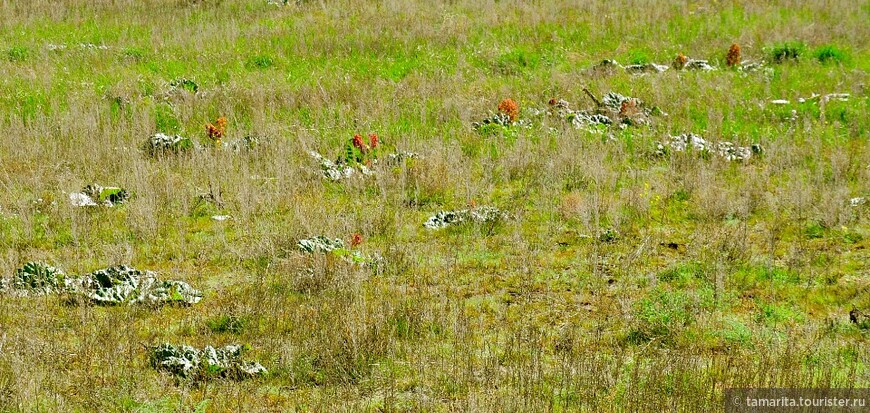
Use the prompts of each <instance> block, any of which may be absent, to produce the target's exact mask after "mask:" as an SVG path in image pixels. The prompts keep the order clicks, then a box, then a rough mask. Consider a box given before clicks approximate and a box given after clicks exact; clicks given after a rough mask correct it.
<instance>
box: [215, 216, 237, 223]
mask: <svg viewBox="0 0 870 413" xmlns="http://www.w3.org/2000/svg"><path fill="white" fill-rule="evenodd" d="M232 218H233V217H231V216H229V215H212V216H211V219H213V220H215V221H218V222H221V221H226V220H228V219H232Z"/></svg>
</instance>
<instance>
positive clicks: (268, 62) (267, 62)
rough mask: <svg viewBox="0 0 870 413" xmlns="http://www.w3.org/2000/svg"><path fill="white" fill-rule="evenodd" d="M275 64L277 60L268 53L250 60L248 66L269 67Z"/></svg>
mask: <svg viewBox="0 0 870 413" xmlns="http://www.w3.org/2000/svg"><path fill="white" fill-rule="evenodd" d="M274 64H275V60H274V59H272V58H271V57H270V56H267V55H258V56H254V57H252V58H251V59H250V60H248V67H253V68H259V69H268V68H270V67H272V65H274Z"/></svg>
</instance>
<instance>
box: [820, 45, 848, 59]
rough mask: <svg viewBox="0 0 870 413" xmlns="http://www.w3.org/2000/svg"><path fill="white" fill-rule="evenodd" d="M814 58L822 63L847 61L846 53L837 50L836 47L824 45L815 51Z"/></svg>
mask: <svg viewBox="0 0 870 413" xmlns="http://www.w3.org/2000/svg"><path fill="white" fill-rule="evenodd" d="M813 56H814V57H815V58H816V59H818V61H819V62H820V63H843V62H844V61H845V60H846V59H847V56H846V52H844V51H843V50H841V49H839V48H837V47H836V46H834V45H824V46H821V47H819V48H817V49H816V50H814V51H813Z"/></svg>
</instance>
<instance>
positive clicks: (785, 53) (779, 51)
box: [770, 41, 807, 63]
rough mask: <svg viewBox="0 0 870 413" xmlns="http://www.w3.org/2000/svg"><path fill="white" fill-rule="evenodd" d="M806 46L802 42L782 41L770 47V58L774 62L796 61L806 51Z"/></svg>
mask: <svg viewBox="0 0 870 413" xmlns="http://www.w3.org/2000/svg"><path fill="white" fill-rule="evenodd" d="M806 50H807V46H806V44H804V43H802V42H796V41H793V42H784V43H780V44H777V45H774V46H773V47H772V48H771V49H770V58H771V60H772V61H773V62H775V63H785V62H788V61H797V60H798V59H800V57H801V56H803V55H804V53H806Z"/></svg>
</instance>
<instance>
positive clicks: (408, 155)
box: [387, 151, 422, 165]
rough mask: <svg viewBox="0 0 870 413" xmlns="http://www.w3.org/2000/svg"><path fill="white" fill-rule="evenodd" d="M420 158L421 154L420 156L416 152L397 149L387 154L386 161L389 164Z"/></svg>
mask: <svg viewBox="0 0 870 413" xmlns="http://www.w3.org/2000/svg"><path fill="white" fill-rule="evenodd" d="M421 158H422V156H420V154H418V153H417V152H407V151H399V152H396V153H391V154H389V155H387V163H388V164H390V165H399V164H401V163H402V162H406V161H410V160H415V159H421Z"/></svg>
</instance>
